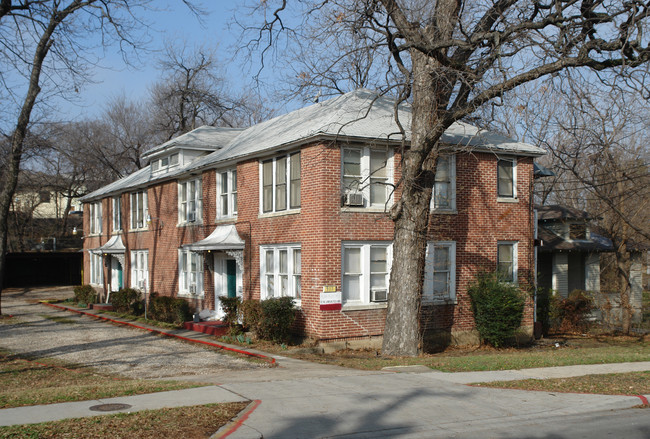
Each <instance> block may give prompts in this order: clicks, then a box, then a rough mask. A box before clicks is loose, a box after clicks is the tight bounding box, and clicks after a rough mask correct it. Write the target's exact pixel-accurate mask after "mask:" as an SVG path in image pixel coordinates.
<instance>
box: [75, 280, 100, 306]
mask: <svg viewBox="0 0 650 439" xmlns="http://www.w3.org/2000/svg"><path fill="white" fill-rule="evenodd" d="M73 291H74V301H75V302H77V303H78V304H86V305H88V304H90V303H95V302H97V292H96V291H95V289H94V288H93V287H91V286H90V285H77V286H75V287H74V289H73Z"/></svg>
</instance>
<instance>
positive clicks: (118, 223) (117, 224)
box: [113, 195, 122, 232]
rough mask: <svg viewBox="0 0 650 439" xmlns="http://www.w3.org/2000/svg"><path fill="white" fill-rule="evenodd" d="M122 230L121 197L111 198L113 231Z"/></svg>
mask: <svg viewBox="0 0 650 439" xmlns="http://www.w3.org/2000/svg"><path fill="white" fill-rule="evenodd" d="M119 230H122V197H121V196H120V195H118V196H117V197H113V231H114V232H117V231H119Z"/></svg>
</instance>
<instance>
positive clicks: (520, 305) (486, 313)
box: [468, 273, 525, 347]
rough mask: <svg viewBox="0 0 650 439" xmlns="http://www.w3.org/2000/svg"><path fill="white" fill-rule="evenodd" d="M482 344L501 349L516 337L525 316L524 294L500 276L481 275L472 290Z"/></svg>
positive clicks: (470, 293)
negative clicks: (485, 343)
mask: <svg viewBox="0 0 650 439" xmlns="http://www.w3.org/2000/svg"><path fill="white" fill-rule="evenodd" d="M468 293H469V297H470V299H471V302H472V311H473V312H474V321H475V322H476V329H477V330H478V332H479V335H480V337H481V341H483V342H487V343H489V344H491V345H492V346H494V347H500V346H503V345H504V344H505V342H506V341H507V340H508V339H510V338H512V337H513V336H514V335H515V332H516V331H517V329H518V328H519V326H520V325H521V318H522V316H523V313H524V303H525V299H524V295H523V294H522V292H521V291H520V290H519V288H517V287H516V286H515V285H513V284H510V283H507V282H503V281H502V280H501V279H500V278H499V275H498V274H496V273H480V274H478V275H477V277H476V279H475V280H474V282H473V283H472V284H471V285H470V286H469V288H468Z"/></svg>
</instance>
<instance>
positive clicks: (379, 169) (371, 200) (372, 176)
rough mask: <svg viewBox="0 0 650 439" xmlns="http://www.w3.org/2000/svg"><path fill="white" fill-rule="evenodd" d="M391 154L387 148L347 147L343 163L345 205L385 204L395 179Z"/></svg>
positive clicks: (376, 205)
mask: <svg viewBox="0 0 650 439" xmlns="http://www.w3.org/2000/svg"><path fill="white" fill-rule="evenodd" d="M391 156H392V154H391V152H390V151H389V150H388V149H386V148H384V149H375V148H369V147H365V148H344V149H343V151H342V164H341V167H342V170H341V174H342V185H343V187H342V191H341V192H342V194H343V197H344V200H343V204H345V205H347V206H356V207H377V208H383V207H385V206H386V203H388V201H389V199H390V194H391V187H392V186H391V184H392V180H393V168H392V160H391Z"/></svg>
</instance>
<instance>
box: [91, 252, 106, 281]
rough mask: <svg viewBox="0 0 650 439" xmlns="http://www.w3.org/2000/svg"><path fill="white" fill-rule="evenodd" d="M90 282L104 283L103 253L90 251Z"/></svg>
mask: <svg viewBox="0 0 650 439" xmlns="http://www.w3.org/2000/svg"><path fill="white" fill-rule="evenodd" d="M98 268H99V269H98ZM90 284H91V285H98V286H103V285H104V258H103V256H102V254H101V253H93V252H90Z"/></svg>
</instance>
